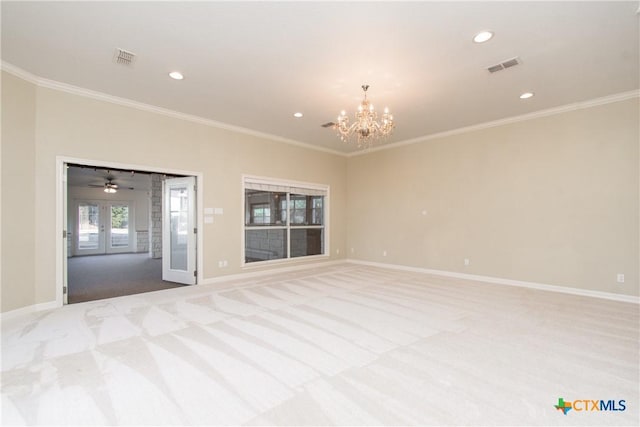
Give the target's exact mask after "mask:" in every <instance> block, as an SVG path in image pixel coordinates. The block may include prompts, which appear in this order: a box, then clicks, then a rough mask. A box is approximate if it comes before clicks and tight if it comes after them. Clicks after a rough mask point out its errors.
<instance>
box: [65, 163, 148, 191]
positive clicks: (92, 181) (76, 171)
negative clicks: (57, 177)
mask: <svg viewBox="0 0 640 427" xmlns="http://www.w3.org/2000/svg"><path fill="white" fill-rule="evenodd" d="M108 179H111V180H112V182H113V183H114V184H117V185H118V187H119V189H118V191H125V190H130V189H133V190H140V191H151V175H149V174H146V173H139V172H133V173H132V172H131V171H122V170H113V169H105V168H99V167H95V168H94V167H81V166H70V167H69V168H68V169H67V183H68V185H69V186H70V187H102V188H104V184H105V183H106V182H107V180H108Z"/></svg>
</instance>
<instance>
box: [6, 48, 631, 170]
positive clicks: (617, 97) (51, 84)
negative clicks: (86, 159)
mask: <svg viewBox="0 0 640 427" xmlns="http://www.w3.org/2000/svg"><path fill="white" fill-rule="evenodd" d="M0 69H2V70H4V71H6V72H8V73H10V74H13V75H14V76H16V77H19V78H21V79H23V80H26V81H28V82H30V83H33V84H35V85H37V86H39V87H44V88H48V89H54V90H58V91H61V92H67V93H71V94H74V95H78V96H83V97H86V98H91V99H96V100H99V101H104V102H109V103H112V104H117V105H122V106H125V107H130V108H135V109H138V110H142V111H147V112H151V113H156V114H160V115H163V116H167V117H171V118H175V119H179V120H185V121H189V122H192V123H197V124H202V125H205V126H210V127H214V128H217V129H223V130H228V131H232V132H238V133H242V134H245V135H250V136H255V137H258V138H264V139H268V140H271V141H276V142H281V143H284V144H289V145H293V146H297V147H301V148H306V149H309V150H315V151H320V152H323V153H328V154H333V155H336V156H341V157H356V156H363V155H367V154H371V153H375V152H377V151H383V150H391V149H394V148H400V147H404V146H407V145H412V144H419V143H422V142H426V141H430V140H433V139H438V138H444V137H448V136H453V135H460V134H464V133H468V132H474V131H478V130H483V129H489V128H493V127H498V126H504V125H508V124H513V123H519V122H524V121H528V120H534V119H539V118H542V117H548V116H553V115H556V114H562V113H567V112H570V111H576V110H582V109H585V108H591V107H597V106H599V105H606V104H611V103H614V102H620V101H625V100H628V99H633V98H638V97H640V90H632V91H628V92H622V93H617V94H613V95H608V96H604V97H601V98H595V99H591V100H587V101H582V102H576V103H572V104H567V105H562V106H560V107H554V108H549V109H546V110H539V111H534V112H533V113H528V114H522V115H519V116H513V117H507V118H504V119H499V120H493V121H490V122H485V123H479V124H476V125H471V126H465V127H461V128H457V129H452V130H449V131H445V132H439V133H434V134H431V135H425V136H420V137H417V138H412V139H407V140H404V141H398V142H394V143H391V144H386V145H382V146H379V147H374V148H369V149H366V150H363V151H356V152H348V153H345V152H342V151H337V150H332V149H330V148H324V147H317V146H315V145H312V144H310V143H307V142H300V141H295V140H292V139H288V138H283V137H281V136H277V135H272V134H269V133H264V132H258V131H255V130H252V129H248V128H244V127H241V126H235V125H230V124H227V123H223V122H218V121H215V120H211V119H206V118H204V117H200V116H195V115H191V114H185V113H181V112H178V111H174V110H169V109H166V108H162V107H156V106H154V105H150V104H144V103H142V102H138V101H133V100H130V99H126V98H120V97H117V96H112V95H108V94H106V93H102V92H97V91H93V90H89V89H85V88H81V87H78V86H73V85H69V84H66V83H61V82H58V81H55V80H49V79H45V78H42V77H39V76H36V75H35V74H32V73H30V72H28V71H25V70H23V69H21V68H19V67H16V66H15V65H13V64H10V63H8V62H5V61H2V62H1V63H0Z"/></svg>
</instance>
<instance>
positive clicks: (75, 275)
mask: <svg viewBox="0 0 640 427" xmlns="http://www.w3.org/2000/svg"><path fill="white" fill-rule="evenodd" d="M67 270H68V282H67V283H68V288H69V296H68V302H69V303H70V304H72V303H76V302H84V301H93V300H97V299H103V298H112V297H118V296H123V295H132V294H139V293H142V292H150V291H158V290H161V289H170V288H177V287H179V286H183V285H180V284H178V283H173V282H166V281H163V280H162V259H152V258H150V257H149V255H148V254H146V253H144V254H116V255H93V256H81V257H73V258H69V259H68V264H67Z"/></svg>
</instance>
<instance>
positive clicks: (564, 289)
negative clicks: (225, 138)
mask: <svg viewBox="0 0 640 427" xmlns="http://www.w3.org/2000/svg"><path fill="white" fill-rule="evenodd" d="M346 262H348V263H350V264H359V265H367V266H371V267H379V268H388V269H392V270H400V271H410V272H413V273H425V274H434V275H438V276H446V277H455V278H458V279H465V280H474V281H478V282H487V283H495V284H497V285H507V286H517V287H522V288H531V289H538V290H541V291H549V292H560V293H563V294H572V295H580V296H584V297H593V298H602V299H607V300H613V301H621V302H628V303H632V304H640V297H634V296H632V295H622V294H614V293H611V292H602V291H591V290H588V289H579V288H572V287H568V286H557V285H547V284H544V283H535V282H525V281H522V280H513V279H503V278H500V277H491V276H479V275H475V274H467V273H456V272H454V271H445V270H432V269H430V268H421V267H409V266H406V265H399V264H385V263H382V262H371V261H361V260H357V259H347V260H346Z"/></svg>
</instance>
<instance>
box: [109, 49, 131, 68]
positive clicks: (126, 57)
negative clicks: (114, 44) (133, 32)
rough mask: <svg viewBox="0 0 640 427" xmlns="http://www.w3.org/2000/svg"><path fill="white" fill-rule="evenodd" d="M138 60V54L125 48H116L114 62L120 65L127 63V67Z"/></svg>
mask: <svg viewBox="0 0 640 427" xmlns="http://www.w3.org/2000/svg"><path fill="white" fill-rule="evenodd" d="M135 61H136V54H135V53H133V52H129V51H126V50H124V49H116V51H115V53H114V54H113V62H115V63H116V64H120V65H126V66H127V67H133V63H134V62H135Z"/></svg>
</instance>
